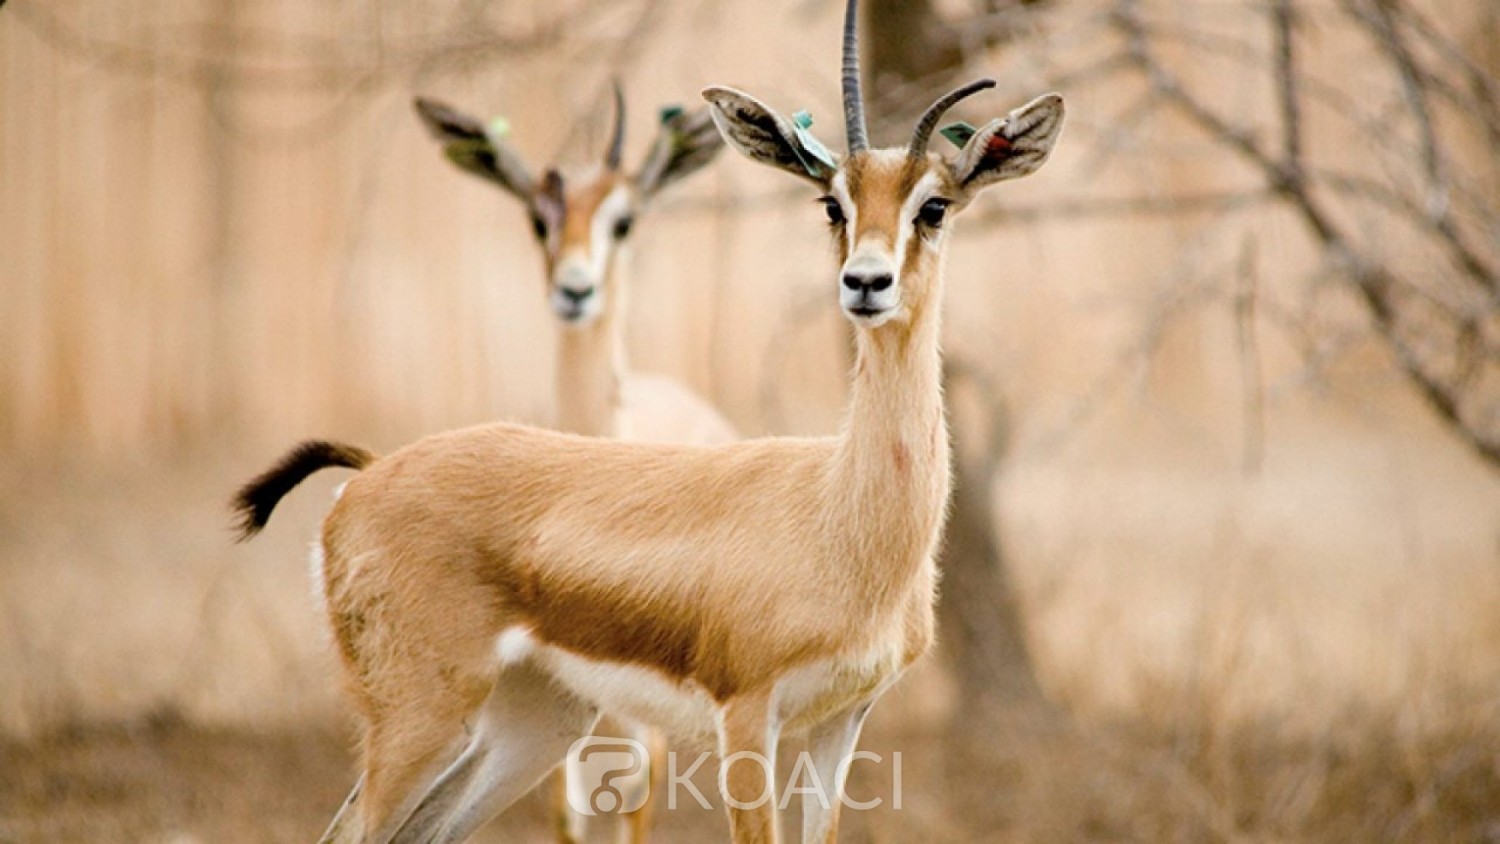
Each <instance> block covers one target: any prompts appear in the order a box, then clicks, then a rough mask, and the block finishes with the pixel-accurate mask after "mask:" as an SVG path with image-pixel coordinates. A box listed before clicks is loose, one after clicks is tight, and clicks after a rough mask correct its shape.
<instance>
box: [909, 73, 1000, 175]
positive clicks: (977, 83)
mask: <svg viewBox="0 0 1500 844" xmlns="http://www.w3.org/2000/svg"><path fill="white" fill-rule="evenodd" d="M993 87H995V80H993V79H988V78H986V79H976V80H974V81H973V82H970V83H969V84H967V85H965V86H963V87H961V88H955V89H953V90H952V91H949V92H948V93H947V94H944V95H943V96H942V98H940V99H939V100H938V101H937V102H935V103H933V104H932V105H931V106H930V107H929V108H928V109H927V111H926V113H924V114H923V115H922V119H921V120H918V121H917V128H916V131H914V132H912V135H911V145H910V146H909V147H907V154H908V155H910V156H911V157H912V158H922V157H923V156H925V155H927V141H928V140H930V139H931V138H932V130H934V129H936V128H937V125H938V121H939V120H942V119H943V115H944V114H945V113H947V111H948V109H950V108H953V107H954V106H955V105H957V104H958V102H959V101H960V100H962V99H965V98H966V97H972V96H973V95H975V94H977V93H979V92H980V91H983V90H985V89H986V88H993Z"/></svg>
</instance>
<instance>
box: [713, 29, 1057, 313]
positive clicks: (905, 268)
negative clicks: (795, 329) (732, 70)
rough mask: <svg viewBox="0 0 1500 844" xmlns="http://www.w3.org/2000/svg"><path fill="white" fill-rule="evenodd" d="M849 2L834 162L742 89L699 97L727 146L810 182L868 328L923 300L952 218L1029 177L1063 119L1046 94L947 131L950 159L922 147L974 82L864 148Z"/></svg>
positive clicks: (801, 123)
mask: <svg viewBox="0 0 1500 844" xmlns="http://www.w3.org/2000/svg"><path fill="white" fill-rule="evenodd" d="M857 6H858V0H848V5H847V7H846V17H845V21H844V47H843V93H844V122H845V129H846V133H847V136H848V144H849V152H848V154H847V155H845V156H843V157H842V158H841V159H835V158H834V156H833V155H832V154H830V153H829V152H828V151H827V150H826V149H825V148H824V147H823V145H822V144H821V143H819V142H818V141H817V139H816V138H814V137H813V136H812V134H811V133H810V132H809V131H808V127H809V126H810V125H811V121H810V120H808V119H807V118H806V117H805V116H803V115H798V116H797V119H796V120H795V122H794V121H789V120H787V119H786V118H784V117H782V116H781V115H780V114H778V113H776V112H775V111H774V110H772V109H771V108H770V107H769V106H766V105H764V104H763V103H761V102H760V101H759V100H756V99H755V98H754V97H752V96H750V95H749V94H746V93H744V92H742V91H737V90H734V89H732V88H723V87H713V88H708V89H706V90H705V91H704V92H703V97H704V99H706V100H707V101H708V103H709V108H710V111H711V113H712V115H713V121H714V123H715V124H717V125H718V127H719V131H720V132H722V133H723V134H724V137H725V139H726V140H728V142H729V144H730V145H731V146H733V147H734V148H735V149H737V150H739V151H740V152H741V153H743V154H744V155H745V156H747V157H749V158H750V159H751V160H754V161H759V162H761V163H762V164H769V165H771V166H772V167H776V168H777V169H780V170H785V171H787V172H789V173H792V174H793V175H795V176H799V177H801V178H803V179H807V180H809V181H811V182H813V183H814V184H815V185H817V186H818V188H819V189H820V190H821V191H822V196H821V197H820V200H819V201H821V202H822V203H823V206H824V208H825V209H826V211H827V213H828V220H829V223H830V225H831V226H832V229H833V234H834V237H835V238H836V240H837V242H838V248H839V257H840V260H841V261H842V266H841V268H840V271H839V303H840V305H841V306H842V307H843V310H844V313H845V314H846V315H847V316H848V317H849V319H850V320H852V321H853V322H854V324H855V325H856V326H862V327H866V328H871V329H873V328H877V327H879V326H881V325H884V324H886V323H888V322H892V321H901V320H904V319H906V318H907V317H909V316H910V314H911V313H912V312H913V309H915V308H918V307H921V305H922V303H924V302H925V301H926V299H927V298H928V297H929V296H930V295H931V288H932V287H933V285H934V284H935V283H936V281H935V280H936V279H937V278H939V277H940V275H941V273H939V272H936V271H935V270H936V269H937V267H938V265H939V263H940V262H941V260H942V254H943V248H944V245H945V243H946V232H947V226H948V222H949V220H950V219H951V218H952V217H953V216H954V215H955V214H956V213H957V212H959V211H961V210H963V209H964V208H965V207H966V206H967V205H968V204H969V202H970V201H972V200H973V199H974V197H975V196H976V195H978V194H979V192H980V191H982V190H983V189H984V188H986V187H989V186H990V185H992V184H995V183H996V182H1001V181H1004V180H1006V179H1014V178H1017V177H1020V176H1025V175H1027V174H1029V173H1032V172H1034V171H1035V170H1036V169H1037V168H1038V167H1041V166H1042V163H1043V162H1045V161H1046V160H1047V156H1048V155H1049V154H1050V153H1051V151H1052V145H1053V143H1054V142H1055V141H1056V140H1057V136H1058V132H1059V131H1060V130H1061V128H1062V122H1063V101H1062V97H1060V96H1058V95H1057V94H1047V95H1045V96H1042V97H1039V98H1037V99H1035V100H1032V101H1031V102H1030V103H1027V104H1026V105H1024V106H1021V107H1020V108H1018V109H1016V110H1015V111H1012V112H1011V113H1010V114H1008V115H1007V116H1005V117H1001V118H997V119H995V120H991V121H990V122H989V123H988V124H986V125H985V126H984V127H983V128H981V129H978V130H972V129H971V128H970V127H968V126H966V125H962V124H956V125H955V126H951V127H948V128H947V129H945V130H944V135H945V137H949V138H950V139H956V140H955V143H962V148H961V149H960V151H959V152H958V153H957V154H956V155H953V156H943V155H939V154H938V153H935V152H930V151H929V150H928V142H929V140H931V137H932V133H933V130H935V129H936V128H937V125H938V122H939V121H940V120H941V119H942V116H943V114H944V113H946V112H947V111H948V109H950V108H952V107H953V106H954V105H955V104H956V103H958V102H959V101H960V100H962V99H964V98H966V97H969V96H971V95H973V94H975V93H978V92H979V91H982V90H985V89H986V88H992V87H994V85H995V82H994V80H992V79H981V80H978V81H976V82H971V83H969V84H968V85H964V86H963V87H961V88H958V89H956V90H954V91H953V92H951V93H949V94H947V95H946V96H943V97H941V98H940V99H938V101H937V102H935V103H933V104H932V107H931V108H929V109H928V110H927V112H926V113H925V114H924V115H922V118H921V120H919V121H918V122H917V126H916V129H915V130H914V132H913V133H912V138H911V141H910V143H908V144H907V146H906V147H905V148H902V149H882V150H872V149H870V148H869V140H868V136H867V134H866V131H865V117H864V100H863V97H862V95H861V92H860V80H859V41H858V34H857V32H856V20H857Z"/></svg>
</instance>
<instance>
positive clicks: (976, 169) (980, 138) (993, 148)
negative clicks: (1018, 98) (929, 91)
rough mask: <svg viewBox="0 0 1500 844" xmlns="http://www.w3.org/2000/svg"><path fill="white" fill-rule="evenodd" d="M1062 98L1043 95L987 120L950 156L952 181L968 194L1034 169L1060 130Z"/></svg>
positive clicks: (1041, 160) (1048, 150) (1045, 155)
mask: <svg viewBox="0 0 1500 844" xmlns="http://www.w3.org/2000/svg"><path fill="white" fill-rule="evenodd" d="M1062 124H1063V99H1062V97H1060V96H1058V95H1057V94H1044V95H1043V96H1040V97H1037V98H1036V99H1034V100H1032V101H1031V102H1029V103H1027V104H1026V105H1023V106H1021V107H1020V108H1018V109H1016V110H1015V111H1012V112H1011V113H1010V114H1009V115H1007V116H1006V117H1004V118H1002V119H999V120H991V121H990V122H989V123H988V124H987V125H986V126H985V127H984V128H983V129H980V130H979V131H978V132H975V133H974V135H973V137H971V138H969V141H968V143H966V144H964V148H963V151H962V152H960V153H959V154H958V157H957V158H955V159H953V163H952V164H951V165H950V166H951V167H952V173H953V180H954V181H955V182H957V183H958V184H959V186H960V187H962V188H963V189H964V190H966V191H968V192H969V193H971V194H972V193H977V192H979V191H980V190H982V189H983V188H986V187H989V186H990V185H992V184H994V183H996V182H1001V181H1004V180H1006V179H1018V178H1020V177H1021V176H1027V175H1030V174H1031V173H1033V172H1035V171H1036V169H1037V168H1038V167H1041V166H1042V164H1043V163H1045V162H1046V160H1047V156H1048V155H1050V154H1051V153H1052V145H1053V144H1054V143H1056V142H1057V136H1058V134H1059V133H1060V132H1061V131H1062Z"/></svg>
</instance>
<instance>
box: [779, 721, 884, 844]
mask: <svg viewBox="0 0 1500 844" xmlns="http://www.w3.org/2000/svg"><path fill="white" fill-rule="evenodd" d="M873 703H874V701H869V702H866V703H863V704H860V705H859V706H857V707H855V708H854V709H853V710H851V711H849V712H846V713H843V714H841V715H837V716H835V717H833V718H831V719H829V720H828V721H826V722H825V723H823V724H819V725H818V726H817V727H816V728H815V729H814V730H813V731H812V733H811V734H810V735H809V736H808V738H807V750H808V756H809V758H810V759H811V760H812V769H813V773H814V774H816V776H817V780H816V783H815V785H816V788H815V789H814V790H813V791H804V792H803V793H802V844H814V842H823V844H832V842H834V841H837V840H838V835H839V809H840V807H841V806H842V805H843V799H844V782H845V780H846V779H848V777H849V761H850V760H849V756H850V754H852V753H853V752H854V746H855V745H856V744H858V743H859V731H860V729H861V728H862V727H864V724H865V716H866V715H868V714H869V713H870V707H871V705H873ZM799 773H802V776H804V777H805V776H807V774H806V773H805V772H799ZM797 784H798V785H803V786H807V785H808V783H806V782H802V783H797Z"/></svg>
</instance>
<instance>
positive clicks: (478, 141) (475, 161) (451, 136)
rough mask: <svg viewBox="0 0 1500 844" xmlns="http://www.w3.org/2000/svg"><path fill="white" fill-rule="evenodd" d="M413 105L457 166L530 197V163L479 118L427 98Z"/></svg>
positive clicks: (520, 196)
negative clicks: (528, 167)
mask: <svg viewBox="0 0 1500 844" xmlns="http://www.w3.org/2000/svg"><path fill="white" fill-rule="evenodd" d="M413 105H414V106H415V107H416V110H417V115H418V116H419V117H421V118H422V122H423V123H424V124H425V125H426V126H427V130H428V132H430V133H431V134H432V136H433V137H434V138H436V139H437V140H438V141H440V142H442V144H443V154H444V155H445V156H447V158H448V160H449V161H452V162H453V163H454V165H455V166H457V167H458V168H459V169H461V170H464V171H466V172H469V173H473V174H474V175H476V176H481V177H483V178H485V179H488V180H489V181H491V182H494V183H496V184H498V185H500V186H501V187H502V188H505V189H506V190H507V191H509V192H510V193H512V194H514V195H515V196H517V197H519V198H521V199H523V200H525V199H528V198H529V197H530V195H531V192H532V180H531V175H530V173H529V171H528V170H527V167H526V163H525V162H524V161H522V160H521V157H520V155H518V154H517V153H516V152H515V150H513V149H511V148H510V145H509V144H506V143H505V142H504V141H501V140H498V139H497V138H496V136H495V134H494V133H492V132H491V130H490V129H489V127H487V126H486V125H485V124H484V123H483V122H481V121H480V120H479V119H478V118H476V117H472V116H470V115H468V114H465V113H464V112H461V111H459V110H458V109H456V108H453V107H452V106H450V105H448V104H446V103H443V102H439V101H438V100H434V99H429V98H426V97H417V98H416V99H415V100H414V102H413Z"/></svg>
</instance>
